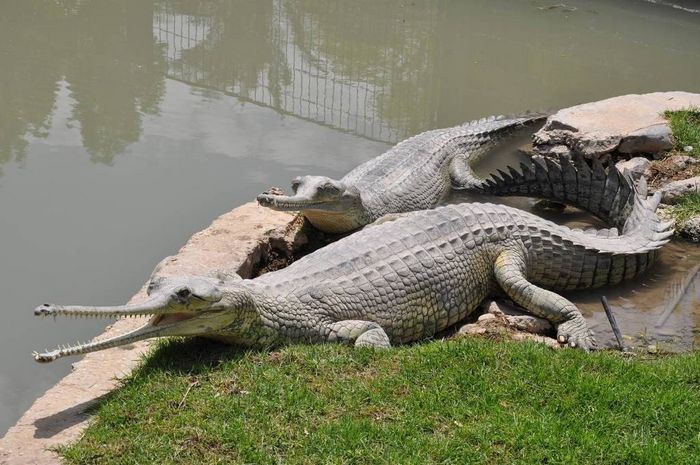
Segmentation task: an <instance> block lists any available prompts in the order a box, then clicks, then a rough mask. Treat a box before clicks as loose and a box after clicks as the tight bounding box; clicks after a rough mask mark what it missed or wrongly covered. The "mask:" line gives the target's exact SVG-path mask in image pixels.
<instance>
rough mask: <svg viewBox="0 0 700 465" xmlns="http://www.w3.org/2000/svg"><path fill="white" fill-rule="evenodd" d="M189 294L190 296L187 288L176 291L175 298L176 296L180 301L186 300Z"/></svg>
mask: <svg viewBox="0 0 700 465" xmlns="http://www.w3.org/2000/svg"><path fill="white" fill-rule="evenodd" d="M191 294H192V293H191V292H190V290H189V289H187V288H184V289H180V290H179V291H177V296H178V297H179V298H181V299H186V298H188V297H189V296H190V295H191Z"/></svg>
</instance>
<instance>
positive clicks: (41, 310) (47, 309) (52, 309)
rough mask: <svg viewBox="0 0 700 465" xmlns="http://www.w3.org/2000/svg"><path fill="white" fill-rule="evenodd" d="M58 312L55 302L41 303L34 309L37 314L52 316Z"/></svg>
mask: <svg viewBox="0 0 700 465" xmlns="http://www.w3.org/2000/svg"><path fill="white" fill-rule="evenodd" d="M55 313H56V306H55V305H53V304H41V305H39V306H38V307H37V308H35V309H34V315H36V316H50V315H53V314H55Z"/></svg>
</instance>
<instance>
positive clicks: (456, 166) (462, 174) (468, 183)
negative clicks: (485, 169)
mask: <svg viewBox="0 0 700 465" xmlns="http://www.w3.org/2000/svg"><path fill="white" fill-rule="evenodd" d="M450 181H451V182H452V188H453V189H456V190H473V191H478V190H479V187H480V186H481V180H480V179H478V178H477V177H476V176H475V175H474V171H472V169H471V167H470V166H469V162H468V155H467V154H459V155H455V157H454V158H453V159H452V161H450Z"/></svg>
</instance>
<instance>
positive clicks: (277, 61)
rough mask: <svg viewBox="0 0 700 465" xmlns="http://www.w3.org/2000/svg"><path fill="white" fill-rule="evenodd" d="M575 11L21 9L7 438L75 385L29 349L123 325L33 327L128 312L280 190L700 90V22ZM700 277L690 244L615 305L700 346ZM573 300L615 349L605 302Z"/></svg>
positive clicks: (9, 166)
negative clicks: (199, 236) (221, 222)
mask: <svg viewBox="0 0 700 465" xmlns="http://www.w3.org/2000/svg"><path fill="white" fill-rule="evenodd" d="M556 3H557V2H545V1H521V2H513V1H506V0H497V1H493V0H489V1H487V0H481V1H479V0H472V1H466V0H464V1H456V0H455V1H438V0H434V1H418V0H416V1H412V0H403V1H376V0H358V1H354V2H341V1H337V2H335V1H333V2H329V1H325V0H256V1H252V0H251V1H228V2H225V1H207V2H204V1H201V2H200V1H188V0H181V1H175V0H173V1H146V0H128V1H99V2H98V1H81V2H77V1H61V0H57V1H55V2H43V1H33V0H25V1H21V0H10V1H6V2H3V4H2V6H0V13H1V14H0V109H1V110H2V111H0V172H1V173H0V295H2V310H1V311H0V317H2V323H0V431H4V430H5V429H6V428H7V427H8V426H9V425H10V424H12V423H13V422H14V421H15V420H16V419H17V418H18V416H19V415H20V414H21V412H22V411H24V410H25V409H26V408H27V407H28V406H29V405H30V404H31V402H32V401H33V399H34V398H35V397H36V396H37V395H39V394H41V393H42V392H43V391H44V390H45V389H46V388H47V387H49V386H50V385H51V384H53V383H54V382H55V381H56V380H57V379H58V378H60V377H61V376H62V375H63V374H64V373H66V372H67V371H68V370H69V367H70V361H60V362H56V363H54V364H52V365H48V366H40V365H37V364H35V363H34V362H33V361H32V360H31V357H30V353H31V351H32V350H33V349H43V348H44V347H45V346H47V347H51V346H53V345H54V344H56V343H58V342H63V341H66V340H71V339H76V338H80V339H85V338H86V337H88V336H89V335H91V334H95V333H97V332H98V331H99V329H101V328H102V327H103V323H101V322H84V321H73V320H68V321H57V322H55V323H54V322H50V321H38V320H37V321H35V320H34V318H33V316H32V309H33V308H34V306H36V305H37V304H39V303H42V302H44V301H57V302H66V303H70V302H81V303H100V304H108V303H121V302H124V301H126V300H127V299H128V298H129V297H130V296H131V295H132V294H133V293H134V292H135V291H136V290H137V289H138V288H139V287H140V286H141V284H142V283H143V281H144V280H145V279H146V277H147V276H148V274H149V272H150V270H151V268H152V267H153V266H154V264H155V263H157V262H158V261H159V259H160V258H162V257H163V256H165V255H168V254H172V253H174V252H175V251H176V250H177V249H178V248H179V246H180V245H181V244H182V243H184V241H185V240H186V239H187V238H188V237H189V235H190V234H191V233H193V232H195V231H197V230H199V229H201V228H203V227H205V226H206V225H207V224H208V223H209V222H210V221H211V220H212V219H213V218H214V217H216V216H217V215H218V214H221V213H223V212H225V211H227V210H229V209H230V208H232V207H234V206H236V205H239V204H241V203H243V202H245V201H247V200H249V199H251V198H252V197H253V196H254V195H255V194H256V193H258V192H260V191H261V190H262V189H264V188H266V187H268V186H269V185H286V183H287V181H288V180H289V179H290V178H291V177H293V176H295V175H298V174H300V173H307V172H313V173H319V174H326V175H330V176H339V175H342V174H343V173H344V172H346V171H348V170H349V169H351V168H352V167H354V166H356V165H357V164H359V163H360V162H362V161H365V160H367V159H369V158H371V157H373V156H375V155H377V154H379V153H380V152H382V151H383V150H384V149H386V147H387V146H388V144H390V143H393V142H396V141H398V140H400V139H402V138H404V137H406V136H409V135H411V134H414V133H417V132H420V131H423V130H425V129H429V128H434V127H441V126H448V125H452V124H455V123H458V122H461V121H465V120H469V119H473V118H476V117H480V116H485V115H488V114H493V113H508V112H518V111H522V110H525V109H538V108H557V107H563V106H567V105H570V104H574V103H578V102H584V101H590V100H595V99H600V98H604V97H609V96H613V95H618V94H625V93H631V92H648V91H658V90H687V91H694V92H699V91H700V81H698V79H697V76H698V75H700V40H699V39H700V14H698V13H696V12H693V11H692V10H693V9H692V8H686V9H685V10H683V9H678V8H673V7H670V6H664V5H659V4H652V3H649V2H645V1H642V0H627V1H624V0H620V1H616V2H607V1H586V2H584V1H569V2H567V8H559V7H557V8H545V7H547V6H549V5H552V4H556ZM678 3H679V4H680V5H683V4H684V2H678ZM686 6H687V5H686ZM571 9H575V10H574V11H569V10H571ZM698 258H700V257H699V254H698V249H697V247H695V248H693V247H689V246H687V245H674V246H672V247H669V248H668V250H667V251H666V252H665V253H664V261H663V263H662V264H661V265H660V266H659V267H657V268H656V269H655V270H654V271H653V272H652V273H650V274H649V276H647V277H646V278H645V280H644V281H643V282H641V283H637V284H635V285H630V286H628V287H620V288H619V289H615V290H612V291H610V292H609V296H610V297H611V298H612V300H613V303H614V305H615V306H616V308H617V309H618V310H621V309H623V308H625V309H627V310H625V311H624V312H622V311H618V314H625V315H630V316H629V317H625V319H623V317H622V316H619V317H620V318H621V319H623V321H621V325H622V327H623V330H626V332H628V333H630V334H632V333H634V332H642V331H643V330H644V329H645V328H646V334H647V335H653V334H657V333H658V332H662V333H663V332H664V331H666V332H669V333H670V335H669V337H673V338H679V337H680V338H681V339H682V340H683V341H685V342H684V343H685V344H690V343H691V341H693V340H697V330H696V328H697V327H698V325H699V324H700V323H699V321H700V316H699V315H698V309H697V308H698V300H699V299H700V289H699V288H700V286H698V284H697V280H696V281H695V282H694V284H691V289H690V291H689V292H687V293H686V295H685V297H684V298H683V299H681V304H680V307H679V308H677V309H676V310H675V311H674V310H673V309H672V310H671V311H668V310H664V309H663V306H664V302H666V301H667V300H668V298H666V297H663V296H665V295H666V294H665V293H667V292H670V293H672V292H673V291H672V289H673V286H674V284H673V283H674V282H675V283H678V282H680V281H682V280H683V279H684V278H683V276H685V275H684V273H686V272H685V271H684V270H687V269H690V268H693V266H694V265H695V264H697V262H698ZM574 297H575V299H577V301H578V302H580V303H582V306H583V308H584V310H585V311H587V312H588V314H589V316H590V318H591V320H592V321H593V322H594V325H595V326H596V329H597V330H598V332H599V333H602V336H603V337H604V338H605V337H608V336H609V335H607V334H606V326H605V322H604V320H602V319H601V318H600V313H596V314H592V312H593V311H596V312H598V306H597V303H596V302H595V300H596V299H597V296H592V295H588V294H582V295H578V296H574ZM659 312H661V313H664V312H665V313H668V315H667V316H666V317H665V321H664V323H663V324H662V325H661V328H662V329H661V330H659V331H657V333H653V332H652V331H651V330H650V329H649V328H654V327H655V323H656V322H657V321H658V320H659V319H660V317H661V315H660V314H659ZM628 321H629V322H630V323H629V324H627V322H628ZM668 328H670V329H668ZM693 331H695V333H694V332H693Z"/></svg>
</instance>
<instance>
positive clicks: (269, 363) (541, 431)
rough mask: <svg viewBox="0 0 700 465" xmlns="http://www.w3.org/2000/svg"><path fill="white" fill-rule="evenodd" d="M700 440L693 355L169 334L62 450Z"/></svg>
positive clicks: (638, 449) (479, 455)
mask: <svg viewBox="0 0 700 465" xmlns="http://www.w3.org/2000/svg"><path fill="white" fill-rule="evenodd" d="M699 432H700V353H698V352H696V353H692V354H686V355H680V356H674V357H665V358H663V357H662V358H659V359H654V360H641V359H632V360H628V359H623V358H622V357H621V356H619V355H618V354H614V353H603V352H601V353H593V354H585V353H582V352H579V351H575V350H561V351H553V350H551V349H547V348H545V347H543V346H539V345H535V344H530V343H512V342H505V341H493V340H484V339H461V340H454V341H447V342H432V343H425V344H419V345H414V346H410V347H399V348H396V349H392V350H390V351H372V350H370V349H361V350H356V349H353V348H351V347H345V346H340V345H323V346H292V347H288V348H284V349H282V350H281V351H279V352H265V351H240V350H237V349H234V348H231V347H227V346H223V345H219V344H215V343H212V342H207V341H204V340H186V341H182V340H173V341H170V342H166V343H164V344H163V345H161V346H160V347H159V348H158V349H157V350H156V351H155V352H154V353H153V354H152V355H151V356H150V357H149V358H148V359H147V361H146V362H145V364H144V365H143V366H142V367H141V368H140V369H139V370H137V371H136V372H135V373H134V374H133V375H132V376H131V377H130V378H129V379H128V380H127V381H126V382H125V383H124V385H123V386H122V387H121V388H120V389H118V390H117V391H115V392H113V393H112V394H111V395H109V396H108V398H107V399H106V400H105V401H103V402H102V403H101V404H100V405H99V407H97V408H96V421H95V422H94V423H93V424H92V425H91V426H90V427H89V428H88V430H87V431H86V433H85V435H84V436H83V437H82V439H80V440H79V441H78V442H77V443H75V444H73V445H70V446H68V447H64V448H62V449H61V450H60V452H61V454H62V455H63V457H64V459H65V460H66V462H67V463H70V464H100V463H108V464H127V463H128V464H136V463H159V464H170V463H185V464H189V463H197V464H223V463H226V464H229V463H256V464H257V463H261V464H268V463H269V464H273V463H289V464H320V463H323V464H326V463H337V464H356V463H357V464H376V463H390V464H399V463H416V464H431V463H441V464H452V463H454V464H463V463H490V464H499V463H504V464H506V463H508V464H509V463H533V464H534V463H537V464H539V463H550V464H551V463H595V464H598V465H599V464H624V463H628V464H655V463H699V462H700V433H699Z"/></svg>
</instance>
